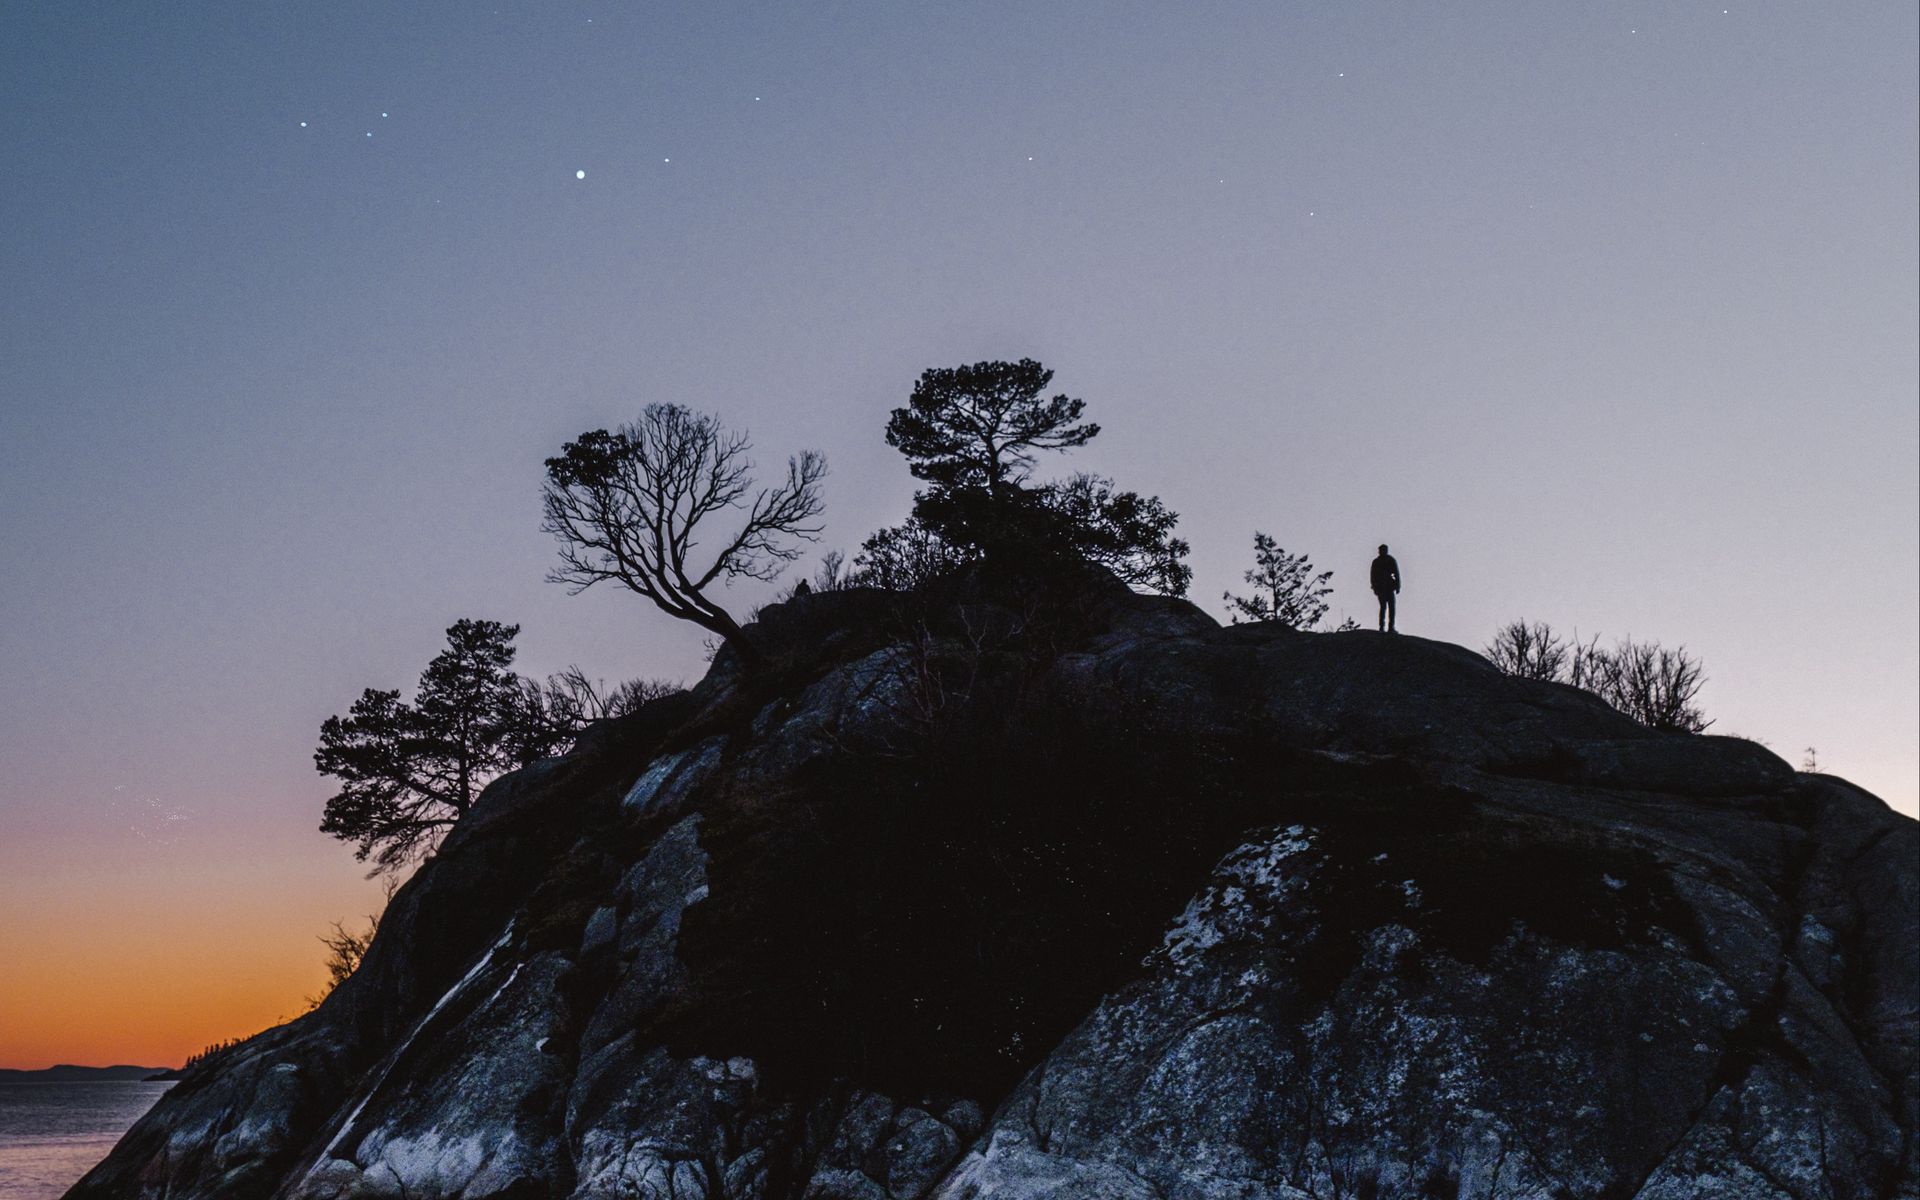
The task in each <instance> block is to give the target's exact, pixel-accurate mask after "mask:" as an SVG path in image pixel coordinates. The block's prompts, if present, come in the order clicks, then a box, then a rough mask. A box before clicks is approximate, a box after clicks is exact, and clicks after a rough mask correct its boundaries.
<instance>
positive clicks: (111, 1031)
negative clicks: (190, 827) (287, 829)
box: [0, 847, 380, 1070]
mask: <svg viewBox="0 0 1920 1200" xmlns="http://www.w3.org/2000/svg"><path fill="white" fill-rule="evenodd" d="M307 849H308V850H309V852H308V853H300V854H287V855H279V856H262V855H261V854H260V853H259V851H257V850H254V851H251V852H249V853H248V854H246V855H244V856H242V857H238V858H231V857H222V858H220V859H219V860H218V861H217V865H216V866H214V867H211V868H209V866H208V865H207V861H206V858H205V857H204V856H203V855H202V854H182V855H179V856H173V855H169V854H164V853H163V854H158V855H156V854H155V853H154V852H153V851H152V849H151V848H147V847H140V848H134V849H132V850H122V852H120V853H118V854H115V853H113V852H111V851H108V852H104V853H103V852H101V851H99V850H95V851H94V852H93V853H92V854H91V855H88V856H85V857H82V856H78V855H74V856H69V855H61V854H46V853H44V852H43V853H42V854H39V855H35V856H33V857H31V858H28V857H27V856H26V855H24V854H16V853H9V852H8V851H7V850H5V849H0V903H4V905H5V912H6V918H5V921H4V924H0V1067H14V1068H21V1069H26V1070H37V1069H40V1068H44V1067H49V1066H54V1065H56V1064H59V1063H77V1064H81V1065H85V1066H110V1065H115V1064H121V1063H128V1064H137V1065H140V1066H154V1067H175V1066H179V1065H180V1064H181V1063H182V1062H183V1061H185V1059H186V1058H187V1057H188V1056H189V1055H191V1054H194V1053H196V1052H198V1051H200V1050H202V1049H204V1048H205V1047H206V1046H208V1045H209V1044H212V1043H215V1042H220V1041H225V1040H228V1039H231V1038H242V1037H247V1036H249V1035H252V1034H255V1033H259V1032H260V1031H261V1030H263V1029H267V1028H270V1027H272V1026H274V1025H276V1024H279V1023H281V1022H282V1021H286V1020H290V1019H292V1018H293V1017H296V1016H299V1015H300V1014H301V1013H303V1012H305V1011H306V1010H307V997H308V996H312V995H318V994H319V992H320V991H321V989H322V988H323V987H324V986H325V984H326V978H327V973H326V968H325V957H326V951H325V948H324V947H323V946H322V945H321V944H320V942H319V940H318V938H319V935H320V934H322V933H324V932H326V931H327V928H328V924H327V923H328V922H329V921H331V920H334V919H343V920H346V921H347V922H348V923H349V925H355V924H358V923H360V922H361V921H362V920H363V919H364V914H366V913H368V912H373V911H377V910H378V907H379V903H380V900H379V888H378V885H377V884H373V883H368V882H366V881H365V880H363V879H361V878H360V869H359V868H358V864H356V863H354V862H353V861H352V859H351V857H350V856H347V855H344V854H341V855H337V856H329V857H325V858H316V856H314V855H312V854H311V853H310V849H311V848H307ZM61 859H66V861H68V862H69V863H71V862H73V861H76V860H78V861H83V862H85V863H86V866H85V867H83V868H79V869H76V868H74V867H72V866H67V867H64V868H60V867H55V866H52V865H50V864H51V863H55V862H58V861H60V860H61ZM340 859H344V860H345V861H344V863H342V862H340V861H338V860H340Z"/></svg>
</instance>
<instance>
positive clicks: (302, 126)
mask: <svg viewBox="0 0 1920 1200" xmlns="http://www.w3.org/2000/svg"><path fill="white" fill-rule="evenodd" d="M306 127H307V123H306V122H305V121H302V122H300V128H302V129H305V128H306Z"/></svg>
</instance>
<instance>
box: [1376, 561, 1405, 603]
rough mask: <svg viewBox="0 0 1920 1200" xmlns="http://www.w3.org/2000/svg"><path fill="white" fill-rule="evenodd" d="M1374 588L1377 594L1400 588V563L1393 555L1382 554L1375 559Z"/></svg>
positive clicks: (1395, 590)
mask: <svg viewBox="0 0 1920 1200" xmlns="http://www.w3.org/2000/svg"><path fill="white" fill-rule="evenodd" d="M1373 590H1374V592H1375V594H1377V595H1383V596H1384V595H1385V594H1386V593H1388V592H1397V591H1399V590H1400V564H1399V563H1397V562H1395V561H1393V555H1391V554H1382V555H1379V556H1377V557H1376V558H1375V559H1374V560H1373Z"/></svg>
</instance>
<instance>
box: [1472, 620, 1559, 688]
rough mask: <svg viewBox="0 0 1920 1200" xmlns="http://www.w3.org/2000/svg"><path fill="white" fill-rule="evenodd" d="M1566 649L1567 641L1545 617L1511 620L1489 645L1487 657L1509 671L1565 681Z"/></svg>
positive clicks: (1522, 675) (1527, 676) (1529, 676)
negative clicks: (1542, 618) (1527, 620)
mask: <svg viewBox="0 0 1920 1200" xmlns="http://www.w3.org/2000/svg"><path fill="white" fill-rule="evenodd" d="M1567 653H1568V647H1567V643H1566V642H1565V641H1563V640H1562V639H1561V638H1560V636H1559V635H1558V634H1556V633H1554V631H1553V628H1552V627H1551V626H1549V625H1548V624H1547V623H1546V622H1544V621H1538V622H1535V623H1534V624H1532V625H1529V624H1527V623H1526V622H1525V621H1510V622H1508V623H1507V624H1506V625H1503V626H1501V628H1500V631H1499V632H1498V633H1496V634H1494V635H1493V640H1492V641H1491V642H1488V643H1487V648H1486V655H1487V661H1488V662H1491V663H1492V664H1493V665H1494V666H1496V667H1499V668H1500V669H1501V670H1502V671H1504V672H1506V673H1507V674H1508V675H1517V676H1519V677H1520V678H1522V679H1556V680H1560V681H1562V682H1565V680H1566V676H1567V664H1568V659H1567Z"/></svg>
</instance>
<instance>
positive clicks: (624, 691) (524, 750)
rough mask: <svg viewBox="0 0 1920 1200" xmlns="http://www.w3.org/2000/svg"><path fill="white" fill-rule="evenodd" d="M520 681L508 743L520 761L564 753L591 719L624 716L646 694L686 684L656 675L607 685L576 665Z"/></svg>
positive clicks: (652, 697)
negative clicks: (589, 676) (558, 671)
mask: <svg viewBox="0 0 1920 1200" xmlns="http://www.w3.org/2000/svg"><path fill="white" fill-rule="evenodd" d="M518 685H519V693H520V694H519V698H518V703H517V705H516V708H515V711H514V714H513V717H512V721H511V728H510V729H509V731H508V734H507V739H506V749H507V752H508V754H509V755H510V756H511V757H512V758H513V760H514V761H515V763H516V764H518V765H520V766H525V765H527V764H529V763H532V762H534V761H536V760H538V759H542V758H548V757H550V756H552V755H555V754H559V753H562V752H563V751H565V750H566V749H567V747H569V746H571V745H572V744H573V742H574V739H575V738H576V737H578V736H579V734H580V731H581V730H582V729H584V728H586V726H587V725H588V724H589V723H591V722H593V721H603V720H606V719H607V718H609V717H621V716H625V715H626V714H628V713H630V712H633V711H634V710H636V709H638V708H639V707H640V706H641V705H643V704H645V703H647V702H648V701H650V700H657V699H659V698H660V697H662V696H671V695H673V694H674V693H675V692H680V691H684V690H685V689H684V688H683V687H682V686H681V685H680V684H678V683H668V682H666V681H664V680H658V679H629V680H627V681H626V682H625V683H622V684H617V685H614V686H611V687H610V686H608V684H607V682H606V681H605V680H594V679H590V678H588V677H587V673H586V672H585V671H583V670H581V669H580V668H579V667H577V666H573V667H568V668H567V669H566V670H564V671H562V672H560V673H559V674H558V675H549V676H548V677H547V679H546V682H544V683H542V682H541V681H540V680H538V679H526V678H522V679H520V680H519V681H518Z"/></svg>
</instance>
